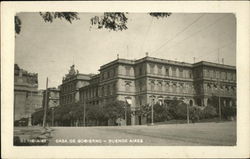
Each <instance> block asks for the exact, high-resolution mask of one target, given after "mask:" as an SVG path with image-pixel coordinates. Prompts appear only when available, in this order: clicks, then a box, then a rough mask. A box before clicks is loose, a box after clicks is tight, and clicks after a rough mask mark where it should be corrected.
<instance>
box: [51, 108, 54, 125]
mask: <svg viewBox="0 0 250 159" xmlns="http://www.w3.org/2000/svg"><path fill="white" fill-rule="evenodd" d="M51 112H52V113H51V115H52V117H51V118H52V119H51V126H54V107H51Z"/></svg>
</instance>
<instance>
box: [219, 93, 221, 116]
mask: <svg viewBox="0 0 250 159" xmlns="http://www.w3.org/2000/svg"><path fill="white" fill-rule="evenodd" d="M219 116H220V121H221V105H220V95H219Z"/></svg>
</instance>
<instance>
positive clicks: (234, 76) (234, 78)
mask: <svg viewBox="0 0 250 159" xmlns="http://www.w3.org/2000/svg"><path fill="white" fill-rule="evenodd" d="M233 80H234V81H235V80H236V75H235V73H233Z"/></svg>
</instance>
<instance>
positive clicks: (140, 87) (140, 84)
mask: <svg viewBox="0 0 250 159" xmlns="http://www.w3.org/2000/svg"><path fill="white" fill-rule="evenodd" d="M139 91H140V92H141V91H142V81H139Z"/></svg>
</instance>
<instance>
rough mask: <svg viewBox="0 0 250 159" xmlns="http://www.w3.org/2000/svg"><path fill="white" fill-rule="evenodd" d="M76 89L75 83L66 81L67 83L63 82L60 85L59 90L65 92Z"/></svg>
mask: <svg viewBox="0 0 250 159" xmlns="http://www.w3.org/2000/svg"><path fill="white" fill-rule="evenodd" d="M75 89H76V85H75V83H68V84H65V85H63V86H62V87H61V91H62V93H65V92H71V91H73V90H75Z"/></svg>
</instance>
